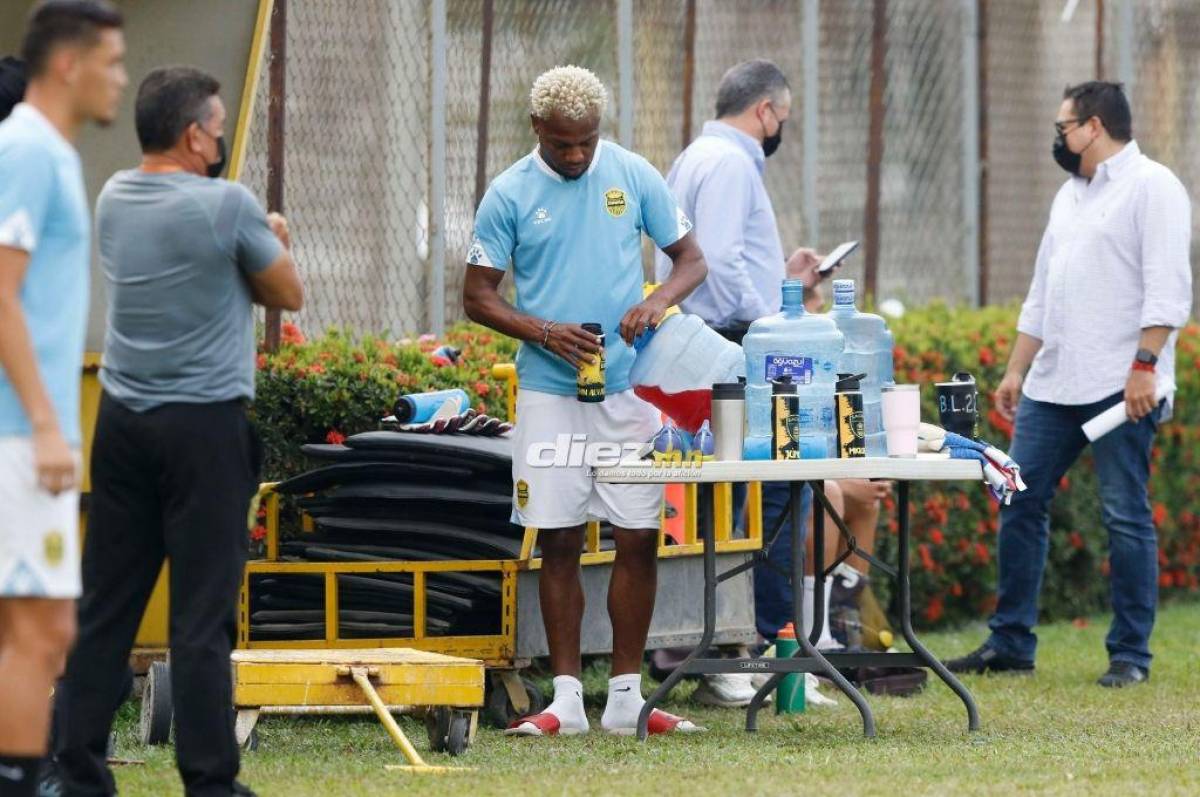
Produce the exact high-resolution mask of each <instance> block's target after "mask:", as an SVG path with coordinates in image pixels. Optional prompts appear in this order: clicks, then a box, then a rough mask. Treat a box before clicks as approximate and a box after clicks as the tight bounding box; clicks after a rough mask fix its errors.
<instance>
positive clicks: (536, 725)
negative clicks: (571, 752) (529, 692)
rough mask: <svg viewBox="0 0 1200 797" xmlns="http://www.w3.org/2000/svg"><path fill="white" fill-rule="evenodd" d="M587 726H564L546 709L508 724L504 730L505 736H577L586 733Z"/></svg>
mask: <svg viewBox="0 0 1200 797" xmlns="http://www.w3.org/2000/svg"><path fill="white" fill-rule="evenodd" d="M587 732H588V729H587V727H586V726H585V727H583V728H576V727H573V726H566V727H564V726H563V724H562V721H561V720H559V718H558V717H556V716H555V715H553V714H551V713H550V712H548V711H543V712H542V713H541V714H534V715H532V716H529V717H522V718H521V719H519V720H517V721H516V722H514V723H513V724H512V725H509V726H508V728H507V729H506V730H505V731H504V735H505V736H578V735H580V734H584V733H587Z"/></svg>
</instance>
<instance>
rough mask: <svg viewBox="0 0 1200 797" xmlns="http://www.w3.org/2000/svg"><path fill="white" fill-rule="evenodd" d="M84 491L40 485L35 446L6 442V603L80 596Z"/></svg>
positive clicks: (0, 448) (0, 465)
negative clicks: (81, 499)
mask: <svg viewBox="0 0 1200 797" xmlns="http://www.w3.org/2000/svg"><path fill="white" fill-rule="evenodd" d="M81 587H82V585H81V582H80V575H79V491H78V490H67V491H66V492H63V493H59V494H58V495H51V494H50V493H48V492H46V491H45V490H44V489H42V488H41V486H39V485H38V483H37V471H36V468H35V467H34V458H33V443H32V442H31V441H30V439H29V438H27V437H3V438H0V599H3V598H58V599H68V598H78V597H79V595H80V592H81Z"/></svg>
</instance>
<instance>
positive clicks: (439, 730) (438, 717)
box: [425, 708, 451, 753]
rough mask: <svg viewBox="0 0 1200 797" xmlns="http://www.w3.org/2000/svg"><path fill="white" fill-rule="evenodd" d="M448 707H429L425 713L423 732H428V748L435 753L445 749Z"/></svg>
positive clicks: (448, 729) (448, 721) (447, 730)
mask: <svg viewBox="0 0 1200 797" xmlns="http://www.w3.org/2000/svg"><path fill="white" fill-rule="evenodd" d="M450 725H451V722H450V709H448V708H431V709H429V711H428V712H426V714H425V732H426V733H427V734H429V749H430V750H432V751H433V752H435V753H444V752H445V751H446V739H447V738H448V737H449V736H450Z"/></svg>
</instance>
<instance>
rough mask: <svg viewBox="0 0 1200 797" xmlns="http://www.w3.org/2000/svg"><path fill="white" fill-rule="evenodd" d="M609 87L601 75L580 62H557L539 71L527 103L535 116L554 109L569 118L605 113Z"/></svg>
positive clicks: (542, 115)
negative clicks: (574, 63) (550, 67)
mask: <svg viewBox="0 0 1200 797" xmlns="http://www.w3.org/2000/svg"><path fill="white" fill-rule="evenodd" d="M607 104H608V91H607V90H606V89H605V88H604V84H603V83H601V82H600V78H598V77H596V75H595V73H593V72H592V71H591V70H590V69H584V68H583V67H581V66H556V67H554V68H553V69H548V70H546V71H545V72H543V73H542V74H540V75H538V78H537V80H535V81H533V89H532V90H531V91H530V92H529V107H530V110H532V112H533V115H534V116H536V117H537V118H538V119H549V118H550V117H551V115H553V114H554V112H555V111H557V112H558V113H560V114H562V115H563V116H565V117H566V118H568V119H583V118H585V117H587V116H589V115H590V114H592V113H597V114H602V113H604V106H605V105H607Z"/></svg>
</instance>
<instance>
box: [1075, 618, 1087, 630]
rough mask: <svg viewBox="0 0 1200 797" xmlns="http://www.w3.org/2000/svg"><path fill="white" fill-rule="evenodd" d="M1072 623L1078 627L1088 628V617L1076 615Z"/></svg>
mask: <svg viewBox="0 0 1200 797" xmlns="http://www.w3.org/2000/svg"><path fill="white" fill-rule="evenodd" d="M1071 625H1073V626H1075V627H1076V628H1087V627H1088V619H1087V618H1086V617H1076V618H1075V619H1074V620H1072V621H1071Z"/></svg>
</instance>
